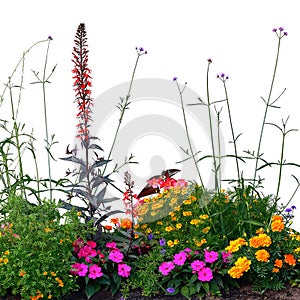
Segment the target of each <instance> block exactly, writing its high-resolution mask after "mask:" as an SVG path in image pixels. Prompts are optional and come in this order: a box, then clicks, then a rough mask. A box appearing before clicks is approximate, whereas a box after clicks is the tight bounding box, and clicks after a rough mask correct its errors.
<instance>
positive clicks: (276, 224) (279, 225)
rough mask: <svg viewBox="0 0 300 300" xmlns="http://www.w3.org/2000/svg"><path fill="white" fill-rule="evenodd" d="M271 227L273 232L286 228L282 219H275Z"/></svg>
mask: <svg viewBox="0 0 300 300" xmlns="http://www.w3.org/2000/svg"><path fill="white" fill-rule="evenodd" d="M273 218H274V217H273ZM271 229H272V231H273V232H275V231H278V232H281V231H282V230H283V229H284V223H283V222H282V221H281V220H274V221H273V222H272V224H271Z"/></svg>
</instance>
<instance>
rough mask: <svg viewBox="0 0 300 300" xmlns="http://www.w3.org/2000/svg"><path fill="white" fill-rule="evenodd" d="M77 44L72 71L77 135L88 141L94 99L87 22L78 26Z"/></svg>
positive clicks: (75, 41) (74, 49)
mask: <svg viewBox="0 0 300 300" xmlns="http://www.w3.org/2000/svg"><path fill="white" fill-rule="evenodd" d="M74 43H75V46H74V47H73V52H72V54H73V59H72V62H73V63H74V69H73V70H72V72H73V73H74V74H75V75H74V76H73V79H74V84H73V86H74V91H75V97H76V98H75V102H77V105H78V110H79V112H78V113H77V115H76V117H77V118H78V120H79V123H78V124H77V137H78V138H79V139H80V140H81V141H82V142H83V141H85V142H87V141H88V139H89V127H90V125H89V121H91V107H92V106H93V100H92V98H91V90H90V89H89V87H91V86H92V82H91V76H90V73H91V70H90V69H89V68H88V53H89V51H88V50H87V46H88V45H87V37H86V31H85V24H84V23H81V24H80V25H79V26H78V29H77V32H76V36H75V40H74Z"/></svg>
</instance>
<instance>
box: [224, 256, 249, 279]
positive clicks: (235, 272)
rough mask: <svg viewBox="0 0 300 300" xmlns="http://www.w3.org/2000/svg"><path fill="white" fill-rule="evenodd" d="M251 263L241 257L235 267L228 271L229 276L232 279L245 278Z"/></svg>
mask: <svg viewBox="0 0 300 300" xmlns="http://www.w3.org/2000/svg"><path fill="white" fill-rule="evenodd" d="M250 265H251V261H250V260H249V259H247V257H245V256H244V257H239V258H238V259H237V261H236V262H235V263H234V266H233V267H232V268H231V269H230V270H228V274H229V275H230V276H231V277H232V278H240V277H241V276H243V274H244V272H247V271H248V270H249V269H250Z"/></svg>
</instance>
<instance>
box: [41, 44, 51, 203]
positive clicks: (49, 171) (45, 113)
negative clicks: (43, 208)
mask: <svg viewBox="0 0 300 300" xmlns="http://www.w3.org/2000/svg"><path fill="white" fill-rule="evenodd" d="M50 41H51V40H50V39H48V46H47V51H46V57H45V64H44V71H43V80H42V88H43V103H44V120H45V134H46V147H47V160H48V176H49V192H50V200H52V177H51V161H50V153H49V151H50V147H49V146H50V143H49V133H48V120H47V105H46V83H47V79H46V70H47V62H48V53H49V47H50Z"/></svg>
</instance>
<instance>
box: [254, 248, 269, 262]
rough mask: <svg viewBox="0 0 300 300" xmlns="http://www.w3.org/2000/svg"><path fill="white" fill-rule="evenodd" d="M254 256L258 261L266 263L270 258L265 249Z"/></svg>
mask: <svg viewBox="0 0 300 300" xmlns="http://www.w3.org/2000/svg"><path fill="white" fill-rule="evenodd" d="M255 256H256V259H257V260H258V261H262V262H268V261H269V258H270V253H269V252H268V251H267V250H265V249H261V250H258V251H256V252H255Z"/></svg>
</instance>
